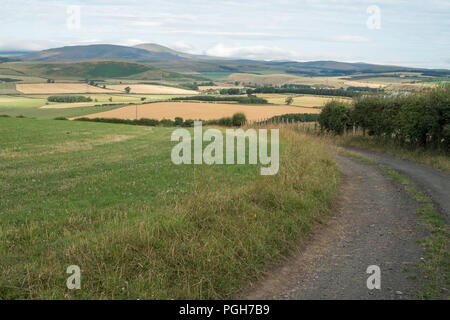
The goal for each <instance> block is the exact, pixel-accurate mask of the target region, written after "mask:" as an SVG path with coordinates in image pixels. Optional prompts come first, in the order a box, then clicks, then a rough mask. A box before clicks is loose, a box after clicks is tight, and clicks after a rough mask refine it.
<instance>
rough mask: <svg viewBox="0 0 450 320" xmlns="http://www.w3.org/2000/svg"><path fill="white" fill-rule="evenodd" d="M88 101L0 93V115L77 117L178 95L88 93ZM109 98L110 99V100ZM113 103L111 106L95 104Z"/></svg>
mask: <svg viewBox="0 0 450 320" xmlns="http://www.w3.org/2000/svg"><path fill="white" fill-rule="evenodd" d="M84 96H86V97H91V98H92V100H93V101H92V102H89V103H81V104H79V103H55V102H51V103H48V104H47V97H48V95H0V115H9V116H12V117H16V116H25V117H29V118H37V119H53V118H55V117H78V116H83V115H87V114H91V113H98V112H103V111H109V110H112V109H116V108H119V107H121V106H122V105H121V104H128V103H142V100H141V98H145V99H146V100H145V101H165V100H168V99H171V98H174V97H178V95H149V94H142V95H137V94H129V95H127V94H89V95H84ZM110 99H112V100H111V101H110ZM103 104H114V105H111V106H101V107H98V106H96V105H103Z"/></svg>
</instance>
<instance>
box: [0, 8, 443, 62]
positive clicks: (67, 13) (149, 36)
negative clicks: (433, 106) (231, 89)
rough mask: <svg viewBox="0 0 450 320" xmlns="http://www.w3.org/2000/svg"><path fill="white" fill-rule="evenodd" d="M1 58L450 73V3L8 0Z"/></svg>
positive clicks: (1, 23) (0, 15)
mask: <svg viewBox="0 0 450 320" xmlns="http://www.w3.org/2000/svg"><path fill="white" fill-rule="evenodd" d="M0 30H1V31H0V51H15V50H20V51H22V50H43V49H49V48H56V47H61V46H67V45H81V44H82V45H88V44H100V43H108V44H118V45H136V44H139V43H158V44H161V45H165V46H168V47H170V48H173V49H176V50H180V51H183V52H187V53H194V54H208V55H213V56H219V57H231V58H247V59H257V60H293V61H312V60H336V61H344V62H366V63H377V64H390V65H402V66H411V67H425V68H447V69H450V0H427V1H424V0H278V1H273V0H245V1H242V0H240V1H238V0H229V1H225V0H224V1H221V0H215V1H212V0H182V1H180V0H89V1H83V0H2V1H1V9H0Z"/></svg>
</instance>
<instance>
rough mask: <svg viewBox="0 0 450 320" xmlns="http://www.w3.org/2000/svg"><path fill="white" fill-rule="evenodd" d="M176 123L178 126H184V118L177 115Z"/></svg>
mask: <svg viewBox="0 0 450 320" xmlns="http://www.w3.org/2000/svg"><path fill="white" fill-rule="evenodd" d="M175 125H176V126H182V125H183V118H180V117H176V118H175Z"/></svg>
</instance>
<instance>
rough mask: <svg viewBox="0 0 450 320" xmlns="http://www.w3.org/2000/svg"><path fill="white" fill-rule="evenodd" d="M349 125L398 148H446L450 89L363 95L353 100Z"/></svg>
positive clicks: (448, 138)
mask: <svg viewBox="0 0 450 320" xmlns="http://www.w3.org/2000/svg"><path fill="white" fill-rule="evenodd" d="M351 118H352V122H353V123H354V124H356V125H357V126H359V127H361V128H362V129H363V130H364V132H367V133H368V134H369V135H373V136H377V137H381V138H385V139H393V140H394V141H396V142H397V143H398V144H400V145H410V146H415V147H426V148H444V149H445V151H449V146H450V135H449V130H450V129H449V125H450V86H449V85H444V86H441V87H437V88H435V89H431V90H427V91H422V92H417V93H411V94H403V95H397V96H365V97H361V98H358V99H356V100H355V102H354V108H353V110H352V112H351Z"/></svg>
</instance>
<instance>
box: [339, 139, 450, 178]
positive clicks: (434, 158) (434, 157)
mask: <svg viewBox="0 0 450 320" xmlns="http://www.w3.org/2000/svg"><path fill="white" fill-rule="evenodd" d="M335 139H336V142H337V143H338V144H340V145H344V146H349V147H356V148H361V149H368V150H372V151H377V152H384V153H387V154H390V155H393V156H396V157H399V158H402V159H407V160H410V161H413V162H417V163H422V164H425V165H428V166H430V167H433V168H435V169H438V170H442V171H446V172H450V156H449V155H448V154H446V153H444V152H443V151H442V152H439V151H434V150H423V149H420V148H419V149H418V148H414V149H409V148H404V147H401V146H399V145H397V144H395V143H393V142H390V141H386V140H385V139H379V138H377V137H369V136H365V137H364V136H362V135H356V136H353V135H343V136H340V137H339V136H338V137H335Z"/></svg>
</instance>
